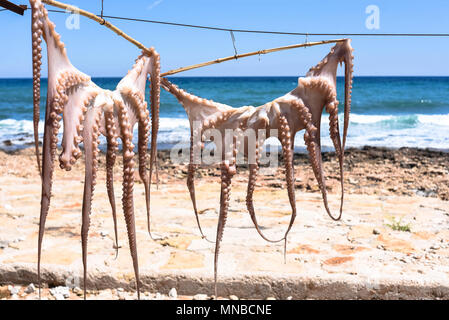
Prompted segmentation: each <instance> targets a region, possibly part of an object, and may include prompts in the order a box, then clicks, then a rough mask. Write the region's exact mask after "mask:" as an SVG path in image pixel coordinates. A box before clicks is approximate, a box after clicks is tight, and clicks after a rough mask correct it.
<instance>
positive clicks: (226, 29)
mask: <svg viewBox="0 0 449 320" xmlns="http://www.w3.org/2000/svg"><path fill="white" fill-rule="evenodd" d="M28 9H31V8H29V7H27V10H28ZM5 10H6V9H2V10H0V11H5ZM47 11H49V12H56V13H70V12H67V11H64V10H54V9H47ZM99 17H101V18H108V19H115V20H124V21H135V22H145V23H153V24H163V25H170V26H177V27H186V28H196V29H205V30H215V31H225V32H234V33H235V32H237V33H257V34H275V35H290V36H351V37H449V33H310V32H285V31H270V30H248V29H231V28H221V27H213V26H204V25H194V24H185V23H177V22H168V21H158V20H148V19H138V18H129V17H119V16H108V15H100V16H99Z"/></svg>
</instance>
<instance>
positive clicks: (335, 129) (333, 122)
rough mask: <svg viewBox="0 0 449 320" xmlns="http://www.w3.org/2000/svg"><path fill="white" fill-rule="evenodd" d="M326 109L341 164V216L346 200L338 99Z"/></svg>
mask: <svg viewBox="0 0 449 320" xmlns="http://www.w3.org/2000/svg"><path fill="white" fill-rule="evenodd" d="M326 111H327V112H328V113H329V133H330V137H331V140H332V143H333V144H334V147H335V153H336V154H337V157H338V162H339V166H340V185H341V186H340V187H341V198H340V217H341V215H342V212H343V201H344V171H343V163H344V151H343V149H342V145H341V140H340V129H339V125H338V101H334V102H331V103H329V104H327V105H326Z"/></svg>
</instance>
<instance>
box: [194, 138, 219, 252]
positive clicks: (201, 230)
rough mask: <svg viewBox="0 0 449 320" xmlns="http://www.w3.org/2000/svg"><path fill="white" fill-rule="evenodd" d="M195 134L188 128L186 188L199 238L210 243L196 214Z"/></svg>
mask: <svg viewBox="0 0 449 320" xmlns="http://www.w3.org/2000/svg"><path fill="white" fill-rule="evenodd" d="M195 134H198V133H194V132H193V130H192V129H191V130H190V155H189V157H190V158H189V165H188V167H187V188H188V189H189V194H190V200H191V201H192V205H193V212H194V213H195V219H196V223H197V226H198V229H199V231H200V233H201V238H203V239H205V240H206V241H208V242H210V243H214V242H213V241H211V240H209V239H208V238H207V237H206V236H205V235H204V232H203V229H202V228H201V222H200V218H199V214H198V209H197V206H196V196H195V172H196V168H197V165H196V164H195V163H194V154H193V152H194V146H193V137H194V135H195Z"/></svg>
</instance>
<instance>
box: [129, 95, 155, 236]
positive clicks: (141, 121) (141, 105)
mask: <svg viewBox="0 0 449 320" xmlns="http://www.w3.org/2000/svg"><path fill="white" fill-rule="evenodd" d="M126 97H127V98H128V100H129V102H130V105H131V106H132V107H133V111H134V113H136V114H137V118H138V146H137V149H138V154H139V177H140V179H141V181H142V183H143V185H144V189H145V204H146V210H147V229H148V233H149V235H150V237H151V239H153V240H155V238H154V237H153V236H152V234H151V227H150V181H149V176H148V174H147V167H146V163H147V149H148V137H149V132H150V121H149V114H150V113H149V111H148V109H147V103H146V102H145V97H144V96H143V94H142V93H140V92H134V91H132V90H131V91H128V92H127V94H126Z"/></svg>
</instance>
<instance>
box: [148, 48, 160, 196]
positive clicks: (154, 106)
mask: <svg viewBox="0 0 449 320" xmlns="http://www.w3.org/2000/svg"><path fill="white" fill-rule="evenodd" d="M151 58H152V59H151V63H152V68H151V73H150V81H151V84H150V88H151V97H150V98H151V150H150V154H151V159H150V178H149V188H150V187H151V180H152V175H153V166H155V167H156V176H157V177H156V178H157V179H156V181H157V187H158V188H159V171H158V165H157V133H158V130H159V107H160V95H161V76H160V74H161V64H160V56H159V54H158V53H157V52H156V51H155V50H153V55H152V57H151Z"/></svg>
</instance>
